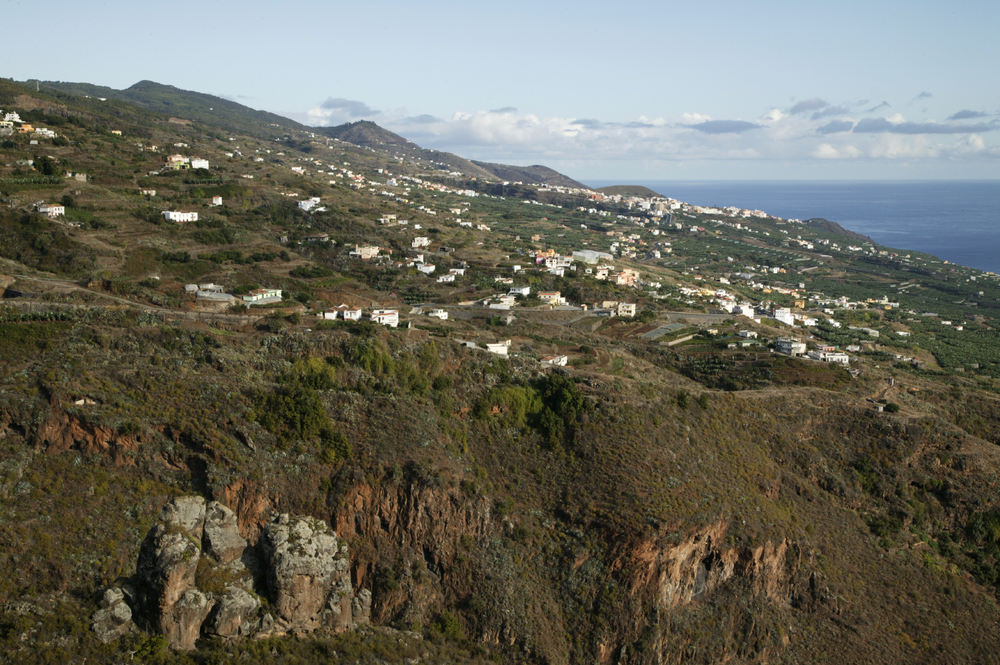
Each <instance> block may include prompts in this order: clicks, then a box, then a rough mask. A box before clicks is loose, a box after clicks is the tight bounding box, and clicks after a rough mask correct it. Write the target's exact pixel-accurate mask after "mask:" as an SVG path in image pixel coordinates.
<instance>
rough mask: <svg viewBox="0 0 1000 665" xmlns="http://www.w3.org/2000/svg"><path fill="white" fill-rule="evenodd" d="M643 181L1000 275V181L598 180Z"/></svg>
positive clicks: (683, 196)
mask: <svg viewBox="0 0 1000 665" xmlns="http://www.w3.org/2000/svg"><path fill="white" fill-rule="evenodd" d="M622 184H630V185H642V186H645V187H649V188H650V189H652V190H654V191H656V192H658V193H659V194H662V195H664V196H666V197H670V198H674V199H678V200H681V201H684V202H685V203H690V204H692V205H704V206H729V205H734V206H739V207H743V208H753V209H759V210H763V211H764V212H766V213H768V214H770V215H773V216H776V217H781V218H784V219H792V218H795V219H814V218H822V219H826V220H829V221H831V222H836V223H838V224H840V225H841V226H842V227H843V228H845V229H848V230H850V231H853V232H855V233H858V234H861V235H865V236H869V237H871V238H872V240H874V241H875V242H876V243H878V244H879V245H882V246H885V247H891V248H893V249H898V250H905V251H916V252H921V253H925V254H930V255H934V256H937V257H939V258H940V259H941V260H942V261H948V262H950V263H956V264H959V265H963V266H967V267H970V268H974V269H977V270H982V271H984V272H997V273H1000V252H997V251H996V248H997V247H1000V215H998V214H997V212H996V204H997V202H1000V180H985V179H984V180H782V181H763V180H714V181H707V180H692V181H680V180H678V181H664V180H655V181H654V180H633V181H618V180H615V181H611V180H600V181H595V182H593V183H591V186H594V187H604V186H611V185H622Z"/></svg>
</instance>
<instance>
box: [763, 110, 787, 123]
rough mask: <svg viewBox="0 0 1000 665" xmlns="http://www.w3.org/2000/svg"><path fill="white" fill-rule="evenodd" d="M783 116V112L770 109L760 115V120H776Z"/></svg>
mask: <svg viewBox="0 0 1000 665" xmlns="http://www.w3.org/2000/svg"><path fill="white" fill-rule="evenodd" d="M784 117H785V114H784V113H782V112H781V111H779V110H778V109H771V110H770V111H768V112H767V113H765V114H764V115H762V116H761V117H760V122H762V123H769V122H771V123H773V122H778V121H779V120H781V119H782V118H784Z"/></svg>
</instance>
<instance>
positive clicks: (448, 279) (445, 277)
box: [438, 275, 455, 284]
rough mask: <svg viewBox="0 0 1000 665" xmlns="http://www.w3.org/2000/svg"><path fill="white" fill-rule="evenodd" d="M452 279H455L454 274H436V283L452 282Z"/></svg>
mask: <svg viewBox="0 0 1000 665" xmlns="http://www.w3.org/2000/svg"><path fill="white" fill-rule="evenodd" d="M454 281H455V276H454V275H439V276H438V284H444V283H446V282H454Z"/></svg>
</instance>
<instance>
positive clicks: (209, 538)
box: [202, 501, 247, 564]
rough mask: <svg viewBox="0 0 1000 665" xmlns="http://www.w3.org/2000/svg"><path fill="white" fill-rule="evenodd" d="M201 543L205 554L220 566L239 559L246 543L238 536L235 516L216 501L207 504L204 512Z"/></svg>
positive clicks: (238, 530)
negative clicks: (213, 558) (210, 556)
mask: <svg viewBox="0 0 1000 665" xmlns="http://www.w3.org/2000/svg"><path fill="white" fill-rule="evenodd" d="M202 542H203V544H204V549H205V553H206V554H210V555H212V556H213V557H215V559H216V560H217V561H218V562H219V563H222V564H226V563H230V562H232V561H235V560H237V559H239V558H240V556H241V555H242V554H243V550H245V549H246V546H247V541H246V540H244V539H243V537H242V536H240V529H239V525H238V524H237V523H236V515H235V514H234V513H233V511H231V510H230V509H229V508H227V507H226V506H224V505H222V504H221V503H219V502H218V501H213V502H212V503H210V504H208V508H207V509H206V510H205V529H204V539H203V541H202Z"/></svg>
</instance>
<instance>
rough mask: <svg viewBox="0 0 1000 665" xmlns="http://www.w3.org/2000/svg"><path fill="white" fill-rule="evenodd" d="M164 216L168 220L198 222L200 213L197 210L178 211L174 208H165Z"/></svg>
mask: <svg viewBox="0 0 1000 665" xmlns="http://www.w3.org/2000/svg"><path fill="white" fill-rule="evenodd" d="M163 218H164V219H165V220H167V221H168V222H177V223H181V222H197V221H198V213H196V212H177V211H174V210H164V211H163Z"/></svg>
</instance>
